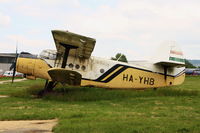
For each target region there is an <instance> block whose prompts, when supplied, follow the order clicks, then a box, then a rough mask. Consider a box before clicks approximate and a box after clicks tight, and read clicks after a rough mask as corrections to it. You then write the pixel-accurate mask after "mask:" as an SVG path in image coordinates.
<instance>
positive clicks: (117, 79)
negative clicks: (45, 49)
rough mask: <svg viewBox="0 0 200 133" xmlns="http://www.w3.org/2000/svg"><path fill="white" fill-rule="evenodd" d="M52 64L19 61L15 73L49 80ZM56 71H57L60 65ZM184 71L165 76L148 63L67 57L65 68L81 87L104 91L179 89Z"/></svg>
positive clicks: (169, 71) (159, 69)
mask: <svg viewBox="0 0 200 133" xmlns="http://www.w3.org/2000/svg"><path fill="white" fill-rule="evenodd" d="M54 62H55V60H50V59H40V58H37V59H31V58H21V57H19V58H18V61H17V71H19V72H21V73H25V74H26V75H27V78H33V79H34V78H36V77H38V78H43V79H48V80H51V77H50V76H49V74H48V70H49V69H52V68H53V67H54ZM60 65H61V64H60ZM57 67H58V68H59V65H58V66H57ZM57 67H56V68H57ZM53 69H54V68H53ZM184 69H185V68H184V67H180V68H177V67H171V68H169V69H168V70H167V75H165V74H164V69H163V66H162V65H156V64H154V63H151V62H149V61H146V62H140V63H138V62H135V63H134V62H132V64H128V63H122V62H118V61H113V60H105V59H103V58H98V57H91V58H89V59H87V60H85V61H84V62H82V61H81V60H79V59H75V58H73V57H70V56H69V57H68V62H67V66H66V68H65V70H72V71H76V72H78V73H80V74H81V75H82V79H81V86H97V87H105V88H157V87H164V86H172V85H179V84H181V83H182V82H183V81H184V79H185V73H184ZM165 76H166V78H165Z"/></svg>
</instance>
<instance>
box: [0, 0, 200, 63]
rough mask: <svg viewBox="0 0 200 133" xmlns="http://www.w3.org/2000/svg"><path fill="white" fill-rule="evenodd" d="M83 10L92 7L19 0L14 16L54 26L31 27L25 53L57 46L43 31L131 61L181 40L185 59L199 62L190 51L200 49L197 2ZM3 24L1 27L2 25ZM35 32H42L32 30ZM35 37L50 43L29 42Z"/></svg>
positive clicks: (136, 2) (170, 0) (155, 0)
mask: <svg viewBox="0 0 200 133" xmlns="http://www.w3.org/2000/svg"><path fill="white" fill-rule="evenodd" d="M4 1H7V0H4ZM9 1H10V0H9ZM15 1H17V0H15ZM84 2H85V1H84ZM84 4H85V5H87V7H86V6H85V5H83V4H82V3H81V2H80V0H35V1H27V0H20V4H17V2H16V3H15V7H16V8H15V10H16V12H17V14H20V15H21V16H22V17H23V19H29V18H31V19H33V20H34V22H36V23H37V22H40V21H41V22H43V23H45V22H46V23H51V24H47V25H44V24H41V25H39V24H38V23H37V25H36V24H34V22H31V23H30V24H29V23H27V24H26V25H30V27H26V30H27V31H22V32H23V33H20V34H21V35H22V37H21V40H22V41H23V44H24V46H23V47H24V48H26V49H27V50H28V49H30V50H31V51H33V52H34V51H36V50H35V48H34V46H35V45H37V44H38V45H37V47H38V48H37V50H39V49H41V50H42V49H43V48H47V47H49V45H50V43H51V44H53V43H54V42H53V41H52V38H50V37H51V36H50V35H49V36H47V35H44V34H50V32H48V33H47V32H41V31H47V30H49V29H51V28H52V29H54V28H56V29H61V30H69V31H72V32H75V33H79V34H82V35H86V36H90V37H94V38H96V39H97V46H96V49H95V52H94V54H96V55H100V56H106V57H110V56H111V54H112V56H114V54H115V53H114V52H117V51H118V50H119V52H124V53H125V54H127V55H128V56H130V59H131V60H133V59H135V58H141V57H148V55H149V54H151V53H152V52H153V50H154V49H155V47H156V46H157V45H159V44H160V43H161V42H163V41H165V40H176V41H178V43H179V41H180V42H181V43H182V45H183V48H187V50H186V53H189V56H190V57H192V56H193V55H194V57H195V58H197V57H199V58H200V55H199V54H198V51H197V48H194V47H193V46H192V45H189V44H191V42H190V41H192V44H194V45H195V46H197V45H199V44H200V40H199V34H200V26H199V23H200V14H199V12H200V8H199V7H200V2H199V1H198V0H192V1H187V0H167V1H161V0H151V1H149V0H118V1H117V2H116V3H115V5H110V4H106V3H105V2H104V4H105V5H102V4H101V5H100V6H95V8H92V7H93V5H91V8H89V6H90V2H88V1H87V3H84ZM3 16H4V17H5V15H3ZM0 19H1V14H0ZM18 19H21V18H18ZM9 21H10V20H9ZM7 22H8V21H7ZM1 23H2V22H1V21H0V25H2V24H1ZM9 23H10V22H9ZM32 27H38V29H34V30H33V28H32ZM26 33H28V34H26ZM9 34H13V33H9ZM30 34H31V36H34V35H41V36H44V37H46V38H43V39H44V40H42V38H41V37H40V38H37V37H35V38H30V37H28V35H30ZM47 37H49V38H47ZM13 38H14V37H11V38H10V39H13ZM19 38H20V37H19ZM35 40H36V41H35ZM49 40H50V41H51V42H50V41H49ZM25 44H26V45H25ZM32 45H33V46H32ZM186 45H187V47H185V46H186ZM102 47H103V48H105V47H106V49H107V50H106V52H104V54H103V55H102V54H101V53H102V52H101V51H102ZM120 50H121V51H120ZM190 51H192V52H190ZM132 52H133V53H132ZM131 53H132V54H131Z"/></svg>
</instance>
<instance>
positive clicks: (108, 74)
mask: <svg viewBox="0 0 200 133" xmlns="http://www.w3.org/2000/svg"><path fill="white" fill-rule="evenodd" d="M120 66H122V68H120V69H119V70H116V69H118V68H119V67H120ZM128 68H133V69H137V70H141V71H146V72H150V73H156V74H161V75H164V73H158V72H153V71H150V70H145V69H142V68H137V67H132V66H126V65H122V64H116V65H115V66H113V67H111V68H110V69H109V70H108V71H106V72H105V73H104V74H103V75H101V76H100V77H99V78H97V79H96V80H91V79H86V78H82V79H83V80H91V81H97V82H104V83H107V82H110V81H111V80H112V79H114V78H115V77H117V76H118V75H119V74H120V73H122V72H123V71H124V70H126V69H128ZM114 71H116V72H114ZM111 73H112V74H111ZM184 73H185V70H183V71H181V72H180V73H178V74H177V75H168V74H167V76H170V77H178V76H180V75H182V74H184ZM103 79H104V80H103ZM105 79H106V80H105ZM102 80H103V81H102Z"/></svg>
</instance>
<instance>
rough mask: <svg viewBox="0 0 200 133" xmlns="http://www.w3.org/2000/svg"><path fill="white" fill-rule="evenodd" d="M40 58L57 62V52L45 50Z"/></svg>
mask: <svg viewBox="0 0 200 133" xmlns="http://www.w3.org/2000/svg"><path fill="white" fill-rule="evenodd" d="M39 57H40V58H43V59H50V60H55V59H56V50H49V49H47V50H43V51H42V52H41V53H40V55H39Z"/></svg>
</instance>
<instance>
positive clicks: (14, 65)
mask: <svg viewBox="0 0 200 133" xmlns="http://www.w3.org/2000/svg"><path fill="white" fill-rule="evenodd" d="M17 58H18V53H17V47H16V53H15V60H14V63H13V64H12V66H11V68H13V76H12V83H13V82H14V79H15V73H16V65H17Z"/></svg>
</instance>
